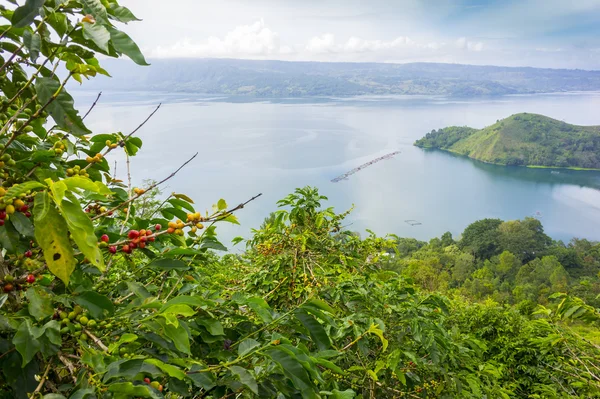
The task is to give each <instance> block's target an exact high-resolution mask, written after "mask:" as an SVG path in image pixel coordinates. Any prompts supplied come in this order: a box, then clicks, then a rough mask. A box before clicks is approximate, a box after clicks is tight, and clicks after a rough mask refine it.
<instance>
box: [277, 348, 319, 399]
mask: <svg viewBox="0 0 600 399" xmlns="http://www.w3.org/2000/svg"><path fill="white" fill-rule="evenodd" d="M266 353H267V355H268V356H269V357H270V358H271V359H272V360H273V361H274V362H275V363H277V365H279V368H280V369H281V371H282V372H283V374H284V375H285V376H286V377H288V378H289V379H290V380H291V381H292V383H293V384H294V386H295V387H296V388H297V389H299V390H300V391H301V392H302V393H303V395H302V396H303V397H304V398H307V397H308V398H317V397H318V395H317V393H316V392H315V387H314V384H313V383H312V379H311V377H310V376H309V374H308V372H307V371H306V369H305V368H304V367H303V366H302V364H301V363H300V362H299V361H298V359H297V358H296V356H295V355H294V354H293V352H291V351H290V350H287V349H286V348H284V347H283V345H281V346H276V347H274V348H273V349H269V350H268V351H266Z"/></svg>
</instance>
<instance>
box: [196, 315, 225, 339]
mask: <svg viewBox="0 0 600 399" xmlns="http://www.w3.org/2000/svg"><path fill="white" fill-rule="evenodd" d="M196 323H198V324H199V325H201V326H204V327H205V328H206V330H207V331H208V332H209V334H210V335H213V336H214V335H225V332H224V331H223V325H221V322H220V321H219V320H217V319H207V318H197V319H196Z"/></svg>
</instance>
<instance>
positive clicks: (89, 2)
mask: <svg viewBox="0 0 600 399" xmlns="http://www.w3.org/2000/svg"><path fill="white" fill-rule="evenodd" d="M81 2H82V3H83V5H84V6H85V10H86V11H89V13H90V14H92V15H93V16H94V19H95V20H96V21H97V22H100V23H102V24H105V23H107V22H108V15H107V13H106V7H104V5H102V2H101V1H100V0H81Z"/></svg>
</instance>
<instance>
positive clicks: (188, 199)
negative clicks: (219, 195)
mask: <svg viewBox="0 0 600 399" xmlns="http://www.w3.org/2000/svg"><path fill="white" fill-rule="evenodd" d="M173 197H175V198H178V199H182V200H184V201H187V202H189V203H190V204H193V203H194V200H192V199H191V198H190V197H188V196H187V195H185V194H175V193H173Z"/></svg>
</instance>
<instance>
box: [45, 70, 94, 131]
mask: <svg viewBox="0 0 600 399" xmlns="http://www.w3.org/2000/svg"><path fill="white" fill-rule="evenodd" d="M35 90H36V93H37V95H38V100H39V102H40V103H41V104H47V103H49V101H50V100H51V99H52V98H53V96H54V95H56V99H55V100H54V101H52V102H50V103H49V104H48V106H47V107H46V110H47V111H48V112H49V113H50V115H52V118H53V119H54V121H55V122H56V124H57V125H58V126H59V127H61V128H62V129H65V130H68V131H70V132H71V133H73V135H75V136H83V135H84V134H88V133H90V131H89V130H88V129H87V128H86V127H85V125H84V124H83V121H82V120H81V117H80V116H79V113H78V112H77V110H75V108H74V106H73V105H74V101H73V97H71V95H70V94H69V93H67V92H66V91H65V89H64V88H62V87H61V85H60V83H59V82H58V81H57V80H55V79H53V78H43V77H38V78H37V80H36V83H35Z"/></svg>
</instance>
